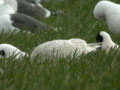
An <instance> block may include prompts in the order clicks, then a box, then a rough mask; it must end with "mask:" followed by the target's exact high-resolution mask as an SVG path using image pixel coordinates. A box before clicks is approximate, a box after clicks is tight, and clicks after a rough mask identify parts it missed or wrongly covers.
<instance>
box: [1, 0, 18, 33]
mask: <svg viewBox="0 0 120 90" xmlns="http://www.w3.org/2000/svg"><path fill="white" fill-rule="evenodd" d="M16 12H17V1H16V0H1V1H0V33H1V32H4V33H11V32H13V31H17V32H18V29H17V28H15V27H14V26H13V25H12V23H13V22H12V21H11V14H14V13H16ZM15 29H16V30H15Z"/></svg>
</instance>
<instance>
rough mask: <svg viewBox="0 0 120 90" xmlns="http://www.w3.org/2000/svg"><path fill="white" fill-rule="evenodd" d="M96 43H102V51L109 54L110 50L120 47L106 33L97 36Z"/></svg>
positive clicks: (102, 32)
mask: <svg viewBox="0 0 120 90" xmlns="http://www.w3.org/2000/svg"><path fill="white" fill-rule="evenodd" d="M96 41H97V42H101V43H102V46H101V49H102V50H104V51H106V53H108V52H109V51H110V49H118V48H119V45H118V44H116V43H115V42H113V41H112V39H111V36H110V35H109V34H108V33H107V32H105V31H101V32H99V33H98V34H97V36H96Z"/></svg>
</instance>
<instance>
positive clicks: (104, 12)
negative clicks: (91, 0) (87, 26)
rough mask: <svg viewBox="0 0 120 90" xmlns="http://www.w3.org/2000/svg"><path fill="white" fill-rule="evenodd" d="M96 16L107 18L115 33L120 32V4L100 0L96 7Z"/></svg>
mask: <svg viewBox="0 0 120 90" xmlns="http://www.w3.org/2000/svg"><path fill="white" fill-rule="evenodd" d="M93 13H94V17H95V18H97V19H102V20H106V23H107V26H108V27H109V29H110V31H112V32H113V33H119V34H120V24H119V23H120V5H119V4H116V3H113V2H111V1H99V2H98V3H97V5H96V6H95V8H94V11H93Z"/></svg>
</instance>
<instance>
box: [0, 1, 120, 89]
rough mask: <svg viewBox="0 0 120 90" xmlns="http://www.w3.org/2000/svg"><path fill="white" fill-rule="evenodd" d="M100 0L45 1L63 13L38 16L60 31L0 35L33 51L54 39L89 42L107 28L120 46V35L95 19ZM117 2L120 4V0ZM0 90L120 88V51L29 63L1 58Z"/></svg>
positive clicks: (1, 38)
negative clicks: (45, 16) (79, 39)
mask: <svg viewBox="0 0 120 90" xmlns="http://www.w3.org/2000/svg"><path fill="white" fill-rule="evenodd" d="M98 1H99V0H64V1H63V2H59V3H58V2H56V0H49V1H48V2H43V3H42V4H43V5H44V6H45V7H47V8H49V10H51V11H56V10H62V11H64V14H63V15H55V16H51V17H50V18H48V19H45V18H39V19H40V20H41V21H42V22H44V23H46V24H47V25H50V26H54V27H57V28H58V32H54V31H48V32H47V31H42V32H41V33H39V34H38V33H34V34H33V35H27V34H23V33H18V34H16V35H7V34H6V35H5V34H4V35H3V34H1V35H0V43H9V44H12V45H15V46H16V47H18V48H19V49H21V50H23V51H25V52H28V53H29V54H30V53H31V52H32V50H33V49H34V47H36V46H37V45H39V44H41V43H43V42H46V41H50V40H54V39H70V38H82V39H84V40H86V41H87V42H88V43H91V42H96V41H95V36H96V34H97V33H98V32H99V31H101V30H104V31H107V32H108V33H110V35H111V36H112V39H113V41H115V42H116V43H118V44H119V45H120V40H119V38H120V36H117V35H115V34H113V33H111V32H110V31H109V30H108V28H107V26H106V24H105V22H101V21H99V20H96V19H94V17H93V8H94V6H95V4H96V3H97V2H98ZM114 2H117V3H120V1H119V0H114ZM0 67H1V68H3V69H4V73H3V74H0V90H120V53H119V52H118V51H114V50H111V52H110V53H108V54H106V53H105V52H104V51H101V50H98V51H97V52H93V53H89V54H88V55H81V57H80V59H70V58H67V59H64V58H61V59H59V60H45V61H43V62H42V61H41V62H39V63H38V59H36V60H34V61H33V62H32V63H31V62H30V58H29V57H25V58H24V60H23V61H19V60H14V58H13V57H11V58H9V59H1V60H0Z"/></svg>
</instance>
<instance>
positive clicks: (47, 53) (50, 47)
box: [31, 38, 101, 60]
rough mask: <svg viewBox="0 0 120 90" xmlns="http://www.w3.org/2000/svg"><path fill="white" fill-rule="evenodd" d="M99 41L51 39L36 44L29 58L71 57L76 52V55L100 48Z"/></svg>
mask: <svg viewBox="0 0 120 90" xmlns="http://www.w3.org/2000/svg"><path fill="white" fill-rule="evenodd" d="M100 46H101V45H100V43H91V44H87V42H86V41H85V40H82V39H80V38H72V39H69V40H52V41H48V42H45V43H43V44H40V45H38V46H37V47H36V48H35V49H34V50H33V51H32V53H31V60H34V59H35V57H37V56H42V57H50V58H54V57H55V58H60V57H61V56H62V57H64V58H66V57H68V56H70V57H73V56H74V54H75V53H76V54H77V56H80V55H81V54H87V53H90V52H94V51H96V50H97V49H98V48H100Z"/></svg>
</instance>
